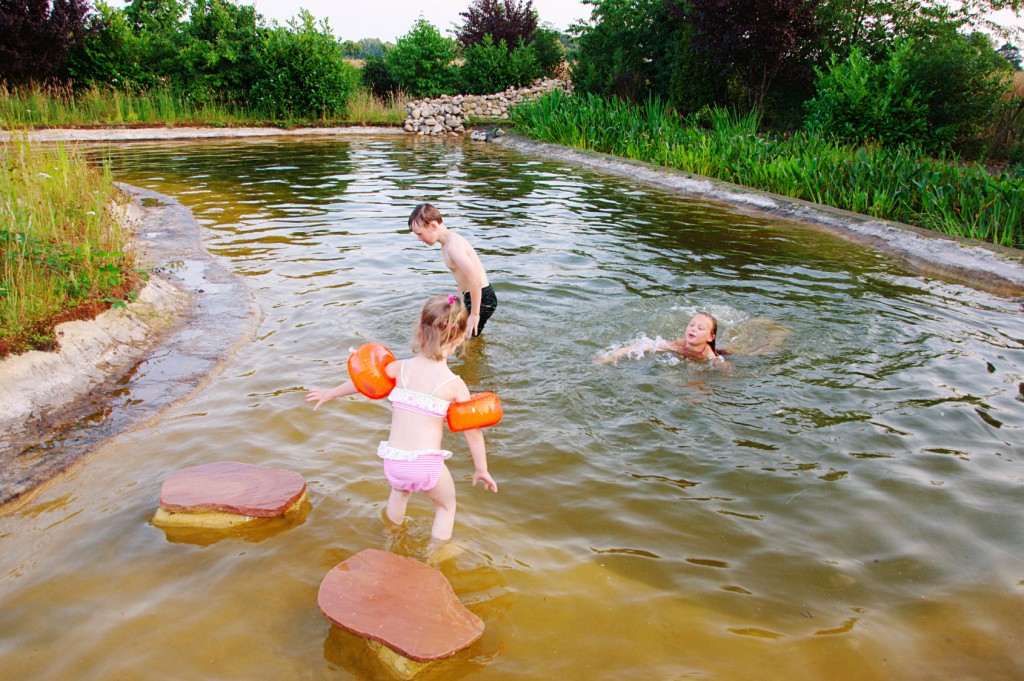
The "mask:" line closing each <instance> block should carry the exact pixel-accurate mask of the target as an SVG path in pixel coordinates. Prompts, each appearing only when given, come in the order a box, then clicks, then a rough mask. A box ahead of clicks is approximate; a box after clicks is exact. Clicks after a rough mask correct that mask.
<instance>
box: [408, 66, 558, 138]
mask: <svg viewBox="0 0 1024 681" xmlns="http://www.w3.org/2000/svg"><path fill="white" fill-rule="evenodd" d="M552 90H563V91H565V92H572V82H570V81H568V80H560V79H556V78H540V79H538V80H536V81H534V82H533V84H532V85H529V86H527V87H524V88H509V89H508V90H505V91H504V92H499V93H497V94H493V95H443V96H441V97H438V98H437V99H419V100H416V101H412V102H409V103H408V104H406V105H405V110H406V111H407V112H408V115H407V116H406V119H405V126H404V127H405V131H406V132H411V133H415V134H417V135H452V136H458V135H461V134H462V133H464V132H466V125H467V124H468V123H470V122H486V121H500V120H503V119H506V118H508V112H509V110H510V109H511V108H512V107H513V106H515V105H516V104H518V103H519V102H521V101H523V100H524V99H529V98H531V97H537V96H539V95H543V94H546V93H548V92H551V91H552Z"/></svg>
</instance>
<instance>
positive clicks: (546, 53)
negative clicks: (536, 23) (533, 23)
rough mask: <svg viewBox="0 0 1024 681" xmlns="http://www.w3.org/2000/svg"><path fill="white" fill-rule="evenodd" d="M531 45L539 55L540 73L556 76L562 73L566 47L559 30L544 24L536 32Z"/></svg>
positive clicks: (547, 76)
mask: <svg viewBox="0 0 1024 681" xmlns="http://www.w3.org/2000/svg"><path fill="white" fill-rule="evenodd" d="M529 45H530V47H532V48H533V52H534V54H535V55H536V56H537V65H538V66H539V67H540V75H542V76H544V77H545V78H555V77H557V76H558V75H560V74H561V71H562V63H563V62H564V61H565V47H564V46H563V45H562V41H561V39H560V38H559V33H558V31H556V30H554V29H552V28H549V27H547V26H542V27H540V28H538V29H537V30H536V32H534V34H533V41H532V42H531V43H529Z"/></svg>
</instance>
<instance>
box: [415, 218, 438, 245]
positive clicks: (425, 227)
mask: <svg viewBox="0 0 1024 681" xmlns="http://www.w3.org/2000/svg"><path fill="white" fill-rule="evenodd" d="M410 229H411V230H412V233H413V234H415V235H416V238H417V239H419V240H420V241H422V242H423V243H425V244H426V245H428V246H433V245H434V244H436V243H437V223H436V222H428V223H426V224H422V223H419V222H417V223H416V224H414V225H413V226H412V227H410Z"/></svg>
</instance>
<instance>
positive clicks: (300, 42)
mask: <svg viewBox="0 0 1024 681" xmlns="http://www.w3.org/2000/svg"><path fill="white" fill-rule="evenodd" d="M256 59H257V64H258V67H259V73H257V75H256V82H255V85H254V86H253V88H252V93H251V95H250V104H251V105H252V106H253V107H254V108H257V109H259V110H260V111H264V112H267V113H268V114H270V115H272V116H274V117H278V118H285V119H288V118H290V117H298V118H308V117H316V118H329V117H335V116H344V114H345V111H346V107H347V105H348V100H349V97H350V96H351V94H352V91H353V90H354V89H355V86H356V84H357V82H358V78H359V72H358V71H357V70H356V69H355V67H353V66H351V65H349V64H348V62H346V61H345V58H344V54H343V52H342V49H341V45H340V44H339V43H338V42H337V41H336V40H335V39H334V37H333V36H332V35H331V31H330V29H329V27H328V26H327V22H326V21H322V22H320V23H317V21H316V19H314V18H313V15H312V14H310V13H309V12H307V11H306V10H302V11H300V13H299V18H298V20H295V19H293V20H291V21H289V22H288V25H287V26H275V27H274V28H273V29H271V30H269V31H268V32H267V34H266V37H265V38H264V39H263V41H262V43H261V45H260V47H259V50H258V53H257V57H256Z"/></svg>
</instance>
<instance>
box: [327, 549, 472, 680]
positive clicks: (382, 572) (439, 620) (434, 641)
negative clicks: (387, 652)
mask: <svg viewBox="0 0 1024 681" xmlns="http://www.w3.org/2000/svg"><path fill="white" fill-rule="evenodd" d="M317 603H318V604H319V605H320V610H321V611H322V612H323V613H324V615H326V616H327V619H329V620H331V621H332V622H334V623H335V624H337V625H338V626H339V627H341V628H343V629H347V630H348V631H351V632H352V633H354V634H356V635H358V636H362V637H363V638H368V639H371V640H374V641H379V642H381V643H383V644H384V645H386V646H387V647H388V648H391V649H392V650H394V651H395V652H397V653H399V654H400V655H403V656H405V657H407V658H409V659H410V660H415V661H417V662H430V661H432V660H440V659H443V658H445V657H450V656H451V655H454V654H455V653H457V652H458V651H460V650H462V649H463V648H465V647H467V646H469V645H470V644H472V643H473V642H474V641H476V640H477V639H478V638H480V636H482V635H483V633H484V623H483V620H481V619H480V618H479V617H477V616H476V615H474V614H473V613H471V612H470V611H469V610H467V609H466V607H465V606H464V605H462V603H460V602H459V599H458V596H456V595H455V591H454V590H453V589H452V586H451V584H449V583H448V580H447V579H445V578H444V575H442V574H441V573H440V572H438V571H437V570H435V569H434V568H432V567H428V566H427V565H424V564H423V563H421V562H419V561H418V560H413V559H412V558H405V557H403V556H396V555H395V554H393V553H389V552H387V551H378V550H376V549H364V550H363V551H360V552H359V553H357V554H356V555H354V556H352V557H351V558H349V559H348V560H346V561H345V562H343V563H340V564H338V565H336V566H335V567H334V568H333V569H332V570H331V571H330V572H328V573H327V576H326V577H324V580H323V582H321V583H320V593H319V595H318V596H317Z"/></svg>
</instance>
